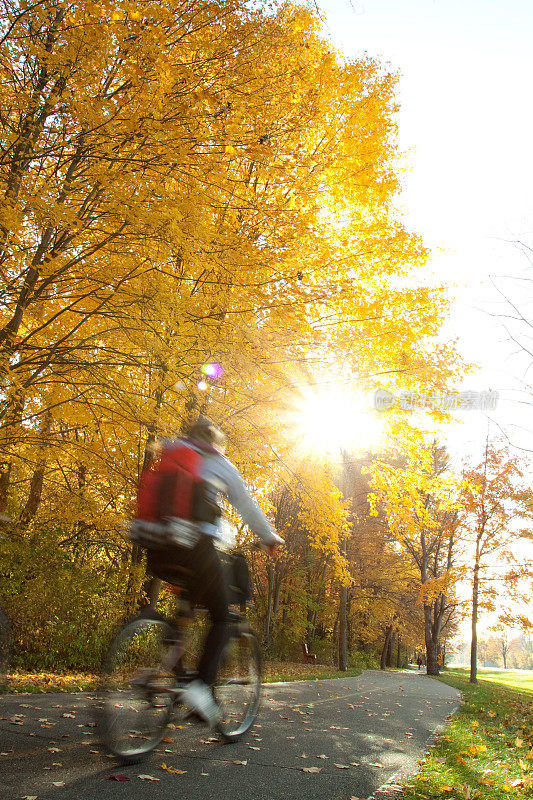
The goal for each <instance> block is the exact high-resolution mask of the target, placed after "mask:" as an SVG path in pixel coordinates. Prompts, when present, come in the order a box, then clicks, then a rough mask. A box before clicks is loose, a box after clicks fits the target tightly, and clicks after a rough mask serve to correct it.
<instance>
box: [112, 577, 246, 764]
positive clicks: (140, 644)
mask: <svg viewBox="0 0 533 800" xmlns="http://www.w3.org/2000/svg"><path fill="white" fill-rule="evenodd" d="M174 588H175V589H176V590H177V591H179V592H180V594H179V595H178V597H179V603H180V608H179V613H178V616H177V619H176V622H171V621H170V620H169V619H167V618H166V617H165V616H163V615H162V614H160V613H158V612H157V611H153V610H146V611H143V612H141V614H140V615H139V616H137V617H136V618H134V619H132V620H131V621H130V622H127V623H126V624H125V625H124V627H123V628H122V629H121V630H120V631H119V633H118V634H117V636H116V637H115V638H114V640H113V642H112V643H111V646H110V648H109V650H108V652H107V655H106V657H105V660H104V664H103V670H102V673H103V675H102V679H103V680H102V686H101V689H100V693H99V703H98V721H99V726H100V728H101V733H102V739H103V742H104V744H105V746H106V747H107V749H108V750H109V751H110V752H111V753H113V755H115V756H116V757H117V758H118V759H119V760H120V761H121V762H122V763H123V764H135V763H137V762H138V761H140V760H142V759H143V758H145V757H146V756H147V755H148V754H149V753H150V752H152V751H153V750H155V748H156V747H157V746H158V745H159V743H160V742H161V740H162V739H163V737H164V735H165V731H166V729H167V726H168V724H169V722H170V719H171V716H172V714H173V711H174V709H175V707H176V706H180V697H181V694H182V692H183V690H184V689H185V688H186V686H187V685H188V684H189V683H190V682H191V681H193V680H194V679H195V678H196V677H197V674H196V672H194V671H192V670H189V669H187V668H186V667H185V666H184V664H183V656H184V654H185V651H186V641H187V639H186V635H185V621H186V620H188V619H190V617H191V615H192V606H191V604H190V601H189V598H188V596H187V593H186V591H185V589H184V588H183V587H174ZM232 599H233V602H234V603H241V608H244V607H245V606H244V604H242V598H239V597H238V594H237V595H236V596H235V597H234V598H232ZM260 690H261V658H260V651H259V644H258V642H257V639H256V637H255V634H254V633H253V631H252V629H251V628H250V626H249V624H248V622H247V621H246V618H245V614H244V613H239V612H237V611H230V636H229V640H228V643H227V645H226V648H225V650H224V653H223V655H222V658H221V661H220V665H219V670H218V674H217V680H216V682H215V685H214V687H213V691H214V695H215V699H216V701H217V703H218V705H219V706H220V709H221V721H220V722H219V723H218V724H217V725H216V728H215V730H216V731H217V733H218V734H219V736H220V737H221V738H222V739H223V740H224V741H226V742H236V741H237V740H238V739H240V738H241V737H242V736H243V735H244V734H245V733H246V732H247V731H248V730H249V729H250V728H251V727H252V725H253V723H254V720H255V718H256V716H257V712H258V710H259V704H260ZM181 714H182V718H183V719H186V718H188V717H190V716H191V712H189V711H188V710H187V709H185V707H183V706H181Z"/></svg>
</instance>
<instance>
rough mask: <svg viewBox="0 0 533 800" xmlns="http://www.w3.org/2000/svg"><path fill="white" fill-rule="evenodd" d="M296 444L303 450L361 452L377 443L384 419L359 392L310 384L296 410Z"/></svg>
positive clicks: (332, 453)
mask: <svg viewBox="0 0 533 800" xmlns="http://www.w3.org/2000/svg"><path fill="white" fill-rule="evenodd" d="M295 432H296V437H297V446H298V448H299V449H302V450H304V451H306V452H311V453H316V454H322V455H326V456H327V455H335V454H338V453H339V452H340V451H341V450H347V451H349V452H351V453H364V452H366V451H368V450H371V449H373V448H376V447H378V446H379V444H380V441H381V439H382V436H383V421H382V419H381V418H380V416H379V412H378V411H376V410H375V409H373V408H372V404H371V401H370V399H369V398H368V397H366V396H365V395H364V394H363V393H362V392H358V391H356V390H350V389H349V388H345V387H342V388H338V387H329V386H328V387H321V386H315V387H309V389H308V390H306V391H305V392H303V393H302V397H301V401H300V403H299V406H298V408H297V409H296V412H295Z"/></svg>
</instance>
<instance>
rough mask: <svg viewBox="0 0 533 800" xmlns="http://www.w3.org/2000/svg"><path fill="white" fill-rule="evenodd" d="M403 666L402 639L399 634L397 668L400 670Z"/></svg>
mask: <svg viewBox="0 0 533 800" xmlns="http://www.w3.org/2000/svg"><path fill="white" fill-rule="evenodd" d="M401 664H402V638H401V636H400V634H398V650H397V651H396V666H397V667H398V669H400V667H401Z"/></svg>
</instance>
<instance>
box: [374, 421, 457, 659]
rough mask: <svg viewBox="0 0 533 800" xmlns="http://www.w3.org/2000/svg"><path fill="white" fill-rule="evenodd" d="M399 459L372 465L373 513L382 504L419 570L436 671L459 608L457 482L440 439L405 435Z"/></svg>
mask: <svg viewBox="0 0 533 800" xmlns="http://www.w3.org/2000/svg"><path fill="white" fill-rule="evenodd" d="M402 447H403V449H404V453H403V455H402V456H401V457H400V459H399V461H397V462H396V463H394V462H393V461H392V460H385V459H376V460H375V461H373V463H372V464H371V465H370V467H369V473H370V475H371V481H370V486H371V488H372V491H373V504H374V513H378V509H382V510H383V512H384V513H385V514H386V517H387V521H388V525H389V529H390V531H391V533H392V535H393V536H394V537H395V539H396V540H397V541H398V542H399V543H400V545H401V546H402V548H403V549H404V550H405V552H406V553H407V554H408V555H409V557H410V558H411V559H412V563H413V565H414V566H415V567H416V569H417V571H418V574H419V589H418V602H419V603H420V604H421V605H422V607H423V610H424V639H425V647H426V664H427V672H428V674H430V675H437V674H438V672H439V664H438V656H439V643H440V636H441V632H442V629H443V627H444V625H445V624H446V623H447V621H448V620H449V619H450V617H451V615H452V614H453V612H454V610H455V605H456V603H455V597H454V585H455V580H456V577H457V572H456V571H455V570H454V566H455V563H454V562H455V554H456V550H457V547H456V545H457V537H456V529H457V524H458V522H457V494H458V482H457V480H456V479H455V478H454V476H453V475H452V474H451V473H450V471H449V465H448V457H447V454H446V451H445V449H444V448H443V447H439V446H438V445H437V443H436V442H433V443H432V444H431V445H430V446H427V445H424V443H423V439H422V437H420V436H412V437H411V441H410V442H409V441H408V440H407V439H404V441H403V444H402Z"/></svg>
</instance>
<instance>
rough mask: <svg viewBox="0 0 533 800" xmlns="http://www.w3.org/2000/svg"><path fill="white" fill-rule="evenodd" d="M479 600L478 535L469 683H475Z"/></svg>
mask: <svg viewBox="0 0 533 800" xmlns="http://www.w3.org/2000/svg"><path fill="white" fill-rule="evenodd" d="M478 602H479V537H478V541H477V543H476V561H475V563H474V580H473V582H472V643H471V645H470V683H477V618H478Z"/></svg>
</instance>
